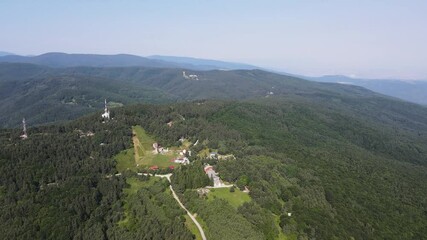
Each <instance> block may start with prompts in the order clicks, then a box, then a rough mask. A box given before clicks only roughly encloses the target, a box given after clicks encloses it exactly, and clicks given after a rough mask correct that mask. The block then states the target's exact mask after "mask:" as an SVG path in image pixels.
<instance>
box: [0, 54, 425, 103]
mask: <svg viewBox="0 0 427 240" xmlns="http://www.w3.org/2000/svg"><path fill="white" fill-rule="evenodd" d="M10 54H11V53H7V52H0V62H10V63H31V64H37V65H44V66H49V67H54V68H61V67H76V66H91V67H131V66H132V67H153V68H182V69H191V70H203V71H207V70H217V69H221V70H237V69H246V70H250V69H262V70H268V69H266V68H261V67H257V66H253V65H248V64H241V63H231V62H224V61H216V60H208V59H198V58H189V57H174V56H158V55H155V56H149V57H140V56H135V55H130V54H118V55H97V54H66V53H46V54H42V55H38V56H18V55H10ZM283 74H284V75H287V74H286V73H283ZM298 77H300V78H304V79H307V80H311V81H319V82H334V83H341V84H351V85H356V86H362V87H365V88H367V89H370V90H372V91H375V92H378V93H382V94H385V95H389V96H393V97H397V98H400V99H403V100H406V101H410V102H414V103H418V104H422V105H427V94H425V92H427V82H424V81H406V80H397V79H396V80H391V79H380V80H379V79H355V78H349V77H346V76H339V75H334V76H323V77H306V76H300V75H298Z"/></svg>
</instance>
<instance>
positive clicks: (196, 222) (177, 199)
mask: <svg viewBox="0 0 427 240" xmlns="http://www.w3.org/2000/svg"><path fill="white" fill-rule="evenodd" d="M155 176H156V177H161V178H166V179H167V180H168V181H169V183H170V182H171V176H172V174H171V173H170V174H165V175H155ZM169 188H170V190H171V191H172V195H173V197H174V198H175V200H176V201H177V202H178V204H179V206H181V208H182V209H184V210H185V211H186V212H187V215H188V216H189V217H190V218H191V220H193V222H194V224H196V226H197V228H198V229H199V232H200V235H201V236H202V239H203V240H206V235H205V232H204V231H203V228H202V226H201V225H200V223H199V222H198V221H197V219H196V218H195V217H194V216H193V215H192V214H191V213H190V211H188V209H187V208H186V207H185V206H184V204H182V202H181V200H179V198H178V195H176V193H175V191H174V190H173V188H172V184H171V185H169Z"/></svg>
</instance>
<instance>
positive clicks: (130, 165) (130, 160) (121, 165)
mask: <svg viewBox="0 0 427 240" xmlns="http://www.w3.org/2000/svg"><path fill="white" fill-rule="evenodd" d="M114 159H115V160H116V162H117V164H116V169H117V171H119V172H124V171H126V170H127V169H130V170H136V166H135V158H134V150H133V148H131V149H127V150H124V151H121V152H120V153H119V154H117V155H116V156H115V157H114Z"/></svg>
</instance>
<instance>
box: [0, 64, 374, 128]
mask: <svg viewBox="0 0 427 240" xmlns="http://www.w3.org/2000/svg"><path fill="white" fill-rule="evenodd" d="M183 71H186V74H187V75H194V74H195V75H197V76H198V79H199V80H189V79H186V78H184V77H183ZM278 95H279V96H280V95H292V96H304V97H307V98H317V97H321V96H324V97H329V100H331V101H334V100H337V99H338V98H339V97H340V96H347V97H348V98H349V99H355V100H357V99H358V98H370V97H377V96H379V95H378V94H375V93H373V92H371V91H368V90H365V89H363V88H360V87H354V86H345V85H340V84H328V83H315V82H310V81H305V80H302V79H299V78H295V77H290V76H284V75H278V74H274V73H269V72H265V71H261V70H235V71H220V70H214V71H189V70H185V69H162V68H143V67H123V68H95V67H75V68H49V67H43V66H38V65H31V64H13V63H2V64H0V112H1V113H2V114H1V115H0V126H1V127H12V126H18V125H19V124H20V122H21V120H22V118H23V117H25V118H26V119H27V122H28V123H29V124H30V125H34V124H44V123H51V122H58V121H63V120H70V119H74V118H76V117H78V116H82V115H84V114H86V113H88V112H93V111H97V110H99V109H102V108H103V102H104V99H105V98H106V99H107V100H108V101H109V102H110V106H111V107H114V106H121V105H127V104H131V103H138V102H143V103H164V102H177V101H191V100H195V99H248V98H255V97H271V96H278Z"/></svg>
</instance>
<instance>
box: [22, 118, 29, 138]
mask: <svg viewBox="0 0 427 240" xmlns="http://www.w3.org/2000/svg"><path fill="white" fill-rule="evenodd" d="M27 138H28V134H27V124H26V123H25V118H23V119H22V135H21V139H27Z"/></svg>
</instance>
